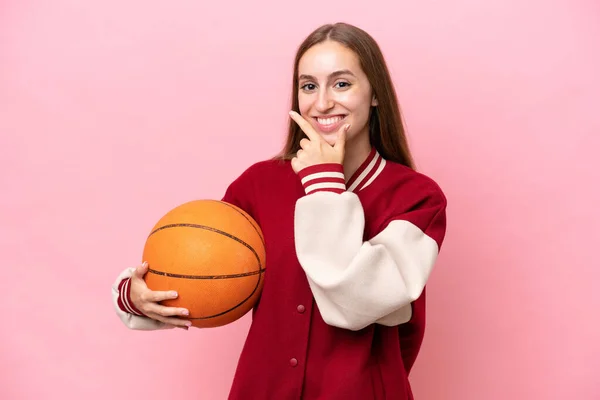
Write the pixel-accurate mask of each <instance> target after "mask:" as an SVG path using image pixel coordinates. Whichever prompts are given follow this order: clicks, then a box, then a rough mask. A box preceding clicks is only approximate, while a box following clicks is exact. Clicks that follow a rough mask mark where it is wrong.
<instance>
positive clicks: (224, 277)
mask: <svg viewBox="0 0 600 400" xmlns="http://www.w3.org/2000/svg"><path fill="white" fill-rule="evenodd" d="M265 271H266V268H261V269H259V270H258V271H251V272H245V273H243V274H230V275H185V274H173V273H170V272H164V271H158V270H155V269H152V268H148V272H150V273H153V274H156V275H162V276H168V277H169V278H182V279H229V278H243V277H246V276H252V275H257V274H262V273H264V272H265Z"/></svg>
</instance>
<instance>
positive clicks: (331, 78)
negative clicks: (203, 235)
mask: <svg viewBox="0 0 600 400" xmlns="http://www.w3.org/2000/svg"><path fill="white" fill-rule="evenodd" d="M293 87H294V94H293V96H292V107H291V112H290V116H291V119H290V127H289V132H288V139H287V144H286V146H285V148H284V149H283V151H282V153H281V155H280V156H278V157H276V158H275V159H271V160H265V161H260V162H257V163H256V164H254V165H252V166H250V167H249V168H248V169H247V170H246V171H244V172H243V173H242V174H241V176H239V177H238V178H237V179H236V180H235V181H234V182H232V183H231V184H230V186H229V187H228V189H227V191H226V193H225V195H224V197H223V198H222V200H223V201H226V202H229V203H231V204H234V205H236V206H238V207H240V208H241V209H243V210H244V211H246V212H247V213H248V214H249V215H251V216H252V217H253V218H254V219H255V220H256V221H257V222H258V224H259V225H260V227H261V229H262V231H263V233H264V238H265V242H266V249H267V256H266V262H267V266H266V268H267V270H268V271H269V272H268V273H267V274H266V276H265V283H264V288H263V292H262V296H261V299H260V302H259V303H258V305H257V306H256V307H255V308H254V310H253V318H252V325H251V327H250V331H249V333H248V337H247V339H246V344H245V346H244V349H243V351H242V354H241V356H240V359H239V363H238V367H237V371H236V374H235V377H234V381H233V386H232V388H231V392H230V397H229V398H230V399H231V400H237V399H246V398H248V395H250V396H251V397H252V399H256V400H261V399H264V400H267V399H300V398H303V399H317V398H319V399H322V398H325V399H342V398H343V399H361V400H369V399H395V400H402V399H412V392H411V388H410V384H409V380H408V375H409V372H410V371H411V368H412V366H413V364H414V362H415V359H416V357H417V354H418V352H419V349H420V345H421V341H422V339H423V333H424V326H425V285H426V283H427V281H428V279H429V276H430V274H431V271H432V269H433V267H434V264H435V262H436V259H437V256H438V253H439V250H440V247H441V245H442V242H443V240H444V236H445V232H446V198H445V196H444V194H443V192H442V190H441V189H440V188H439V186H438V185H437V184H436V182H434V181H433V180H432V179H431V178H429V177H427V176H425V175H423V174H421V173H419V172H416V171H415V170H414V169H413V166H412V157H411V155H410V152H409V150H408V146H407V144H406V138H405V136H404V130H403V127H402V123H401V121H400V110H399V108H398V104H397V100H396V95H395V92H394V88H393V86H392V81H391V78H390V76H389V73H388V70H387V67H386V66H385V61H384V59H383V56H382V54H381V51H380V50H379V47H378V46H377V44H376V43H375V41H374V40H373V39H372V38H371V37H370V36H369V35H368V34H367V33H366V32H364V31H363V30H361V29H359V28H357V27H355V26H352V25H348V24H342V23H339V24H335V25H325V26H322V27H320V28H319V29H317V30H316V31H314V32H313V33H312V34H311V35H309V36H308V38H307V39H306V40H305V41H304V42H303V43H302V45H301V46H300V48H299V50H298V53H297V56H296V59H295V64H294V77H293ZM273 181H275V182H278V183H277V185H273V184H272V182H273ZM150 267H151V266H150ZM147 268H148V265H146V264H144V265H143V266H140V267H138V268H128V269H126V270H124V271H123V272H122V273H121V274H120V275H119V276H118V277H117V279H116V281H115V282H114V284H113V303H114V307H115V309H116V311H117V314H118V315H119V317H120V318H121V320H122V321H123V323H124V324H125V325H126V326H128V327H129V328H131V329H145V330H152V329H162V328H168V327H172V326H175V325H178V326H186V325H188V326H189V324H188V321H186V320H185V319H184V318H179V317H180V316H184V315H186V314H185V311H186V310H181V309H173V308H167V307H164V306H161V305H159V304H158V301H159V300H160V299H161V298H162V297H161V296H162V295H163V294H161V293H156V292H151V291H150V290H149V289H148V288H147V287H146V285H145V284H144V281H143V275H144V273H145V271H146V270H147ZM165 295H166V294H165ZM122 304H130V305H131V307H129V308H127V309H125V308H123V307H122Z"/></svg>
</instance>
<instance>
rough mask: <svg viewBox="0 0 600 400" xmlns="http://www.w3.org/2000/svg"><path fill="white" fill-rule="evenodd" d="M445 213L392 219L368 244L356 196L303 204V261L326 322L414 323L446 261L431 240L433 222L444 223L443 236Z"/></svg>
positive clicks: (299, 223)
mask: <svg viewBox="0 0 600 400" xmlns="http://www.w3.org/2000/svg"><path fill="white" fill-rule="evenodd" d="M444 206H445V204H440V205H437V204H436V205H435V206H434V207H429V206H425V207H424V208H423V209H419V210H416V211H415V212H414V214H411V215H410V216H408V217H407V218H403V216H398V218H395V219H391V222H389V223H388V224H387V226H386V227H385V229H383V231H381V232H380V233H379V234H378V235H376V236H375V237H373V238H372V239H370V240H368V241H363V236H364V228H365V216H364V211H363V208H362V204H361V202H360V200H359V198H358V196H357V195H356V194H355V193H353V192H348V191H344V192H343V193H335V192H331V191H315V192H313V193H311V194H308V195H306V196H304V197H302V198H300V199H299V200H298V201H297V203H296V210H295V216H294V221H295V222H294V226H295V227H294V230H295V241H296V243H295V244H296V253H297V256H298V260H299V262H300V264H301V266H302V268H303V269H304V271H305V272H306V276H307V278H308V282H309V284H310V287H311V290H312V292H313V295H314V297H315V301H316V302H317V305H318V307H319V310H320V312H321V314H322V316H323V319H324V320H325V322H326V323H328V324H329V325H333V326H337V327H340V328H345V329H350V330H359V329H362V328H364V327H366V326H368V325H370V324H372V323H379V324H382V325H389V326H393V325H398V324H401V323H404V322H408V321H409V320H410V318H411V303H412V302H413V301H415V300H416V299H418V298H419V296H420V295H421V293H422V291H423V289H424V287H425V284H426V282H427V280H428V278H429V275H430V273H431V271H432V268H433V266H434V263H435V261H436V259H437V255H438V242H437V241H436V240H434V239H433V238H432V237H431V236H429V235H428V234H426V233H425V230H426V227H427V226H429V223H430V222H427V221H431V220H433V219H436V218H441V220H440V221H441V222H439V223H434V224H433V225H434V228H433V229H434V230H443V227H445V217H444V215H445V214H444V213H443V212H442V213H440V212H439V211H440V210H442V211H443V208H444ZM438 215H440V217H438ZM411 221H412V222H411ZM414 221H419V222H418V223H415V222H414ZM421 221H423V223H421ZM418 225H420V226H421V227H419V226H418Z"/></svg>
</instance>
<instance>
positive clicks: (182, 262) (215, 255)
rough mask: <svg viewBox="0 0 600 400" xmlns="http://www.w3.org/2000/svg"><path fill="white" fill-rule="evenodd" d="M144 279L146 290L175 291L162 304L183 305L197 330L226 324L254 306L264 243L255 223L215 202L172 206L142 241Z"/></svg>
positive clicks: (260, 283)
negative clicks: (145, 268)
mask: <svg viewBox="0 0 600 400" xmlns="http://www.w3.org/2000/svg"><path fill="white" fill-rule="evenodd" d="M143 261H147V262H148V273H147V274H146V275H145V278H144V279H145V281H146V284H147V285H148V288H149V289H151V290H175V291H177V293H178V294H179V296H178V297H177V298H176V299H173V300H165V301H163V302H161V304H162V305H165V306H169V307H184V308H187V309H188V310H189V311H190V315H189V317H185V319H189V320H190V321H191V322H192V324H193V325H194V326H196V327H199V328H208V327H216V326H222V325H226V324H229V323H231V322H233V321H235V320H237V319H239V318H241V317H242V316H244V315H245V314H246V313H247V312H248V311H249V310H251V309H252V307H253V306H254V305H255V304H256V302H257V300H258V298H259V296H260V293H261V291H262V287H263V282H264V272H265V245H264V239H263V235H262V231H261V229H260V227H259V226H258V224H257V223H256V221H255V220H254V219H252V217H250V216H249V215H248V214H247V213H246V212H244V211H243V210H241V209H240V208H238V207H236V206H234V205H232V204H229V203H226V202H223V201H217V200H195V201H190V202H188V203H184V204H182V205H180V206H178V207H175V208H174V209H172V210H171V211H169V212H168V213H167V214H165V215H164V216H163V217H162V218H161V219H160V220H159V221H158V223H156V225H155V226H154V228H153V229H152V231H151V233H150V235H149V236H148V238H147V240H146V244H145V246H144V253H143Z"/></svg>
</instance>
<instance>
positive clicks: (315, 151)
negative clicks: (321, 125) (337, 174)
mask: <svg viewBox="0 0 600 400" xmlns="http://www.w3.org/2000/svg"><path fill="white" fill-rule="evenodd" d="M290 116H291V117H292V119H293V120H294V121H296V123H297V124H298V125H299V126H300V129H302V131H303V132H304V133H305V134H306V136H308V139H306V138H304V139H302V140H301V141H300V147H301V148H300V150H298V152H297V153H296V157H294V158H293V159H292V168H293V169H294V172H295V173H298V172H300V171H302V170H303V169H304V168H307V167H310V166H312V165H317V164H328V163H339V164H342V163H343V162H344V147H345V145H346V132H347V131H348V128H349V127H350V125H348V124H346V125H343V126H342V127H341V128H340V130H339V132H338V139H337V140H336V142H335V144H334V145H333V146H331V145H330V144H329V143H327V142H326V141H325V140H324V139H323V138H322V137H321V135H319V133H318V132H317V131H315V130H314V128H313V127H312V125H311V124H310V123H309V122H308V121H306V120H305V119H304V118H302V116H301V115H300V114H298V113H297V112H295V111H290Z"/></svg>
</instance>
